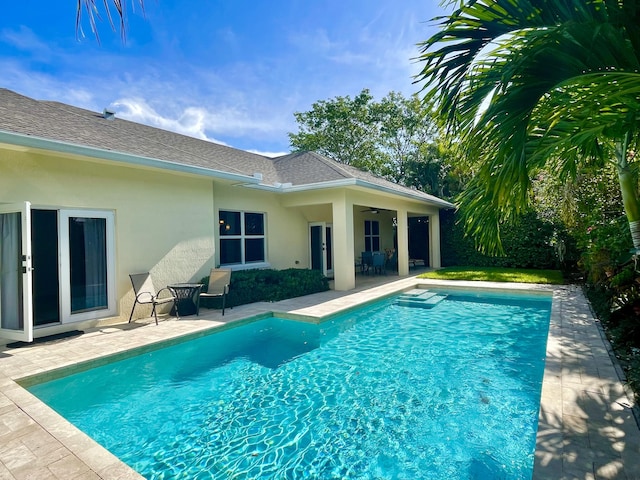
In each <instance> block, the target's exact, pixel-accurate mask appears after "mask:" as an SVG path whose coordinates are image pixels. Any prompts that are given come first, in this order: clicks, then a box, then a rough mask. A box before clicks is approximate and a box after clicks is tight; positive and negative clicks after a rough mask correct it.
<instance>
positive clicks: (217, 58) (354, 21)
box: [0, 0, 442, 154]
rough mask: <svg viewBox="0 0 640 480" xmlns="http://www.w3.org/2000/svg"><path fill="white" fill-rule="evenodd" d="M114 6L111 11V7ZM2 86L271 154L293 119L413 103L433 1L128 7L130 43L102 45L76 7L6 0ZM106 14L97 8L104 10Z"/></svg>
mask: <svg viewBox="0 0 640 480" xmlns="http://www.w3.org/2000/svg"><path fill="white" fill-rule="evenodd" d="M109 1H110V0H109ZM5 3H6V4H5V5H3V7H2V10H3V12H2V16H0V72H2V74H1V76H0V78H1V79H2V80H1V81H0V87H4V88H8V89H11V90H14V91H16V92H18V93H21V94H23V95H27V96H30V97H33V98H36V99H40V100H55V101H60V102H64V103H69V104H71V105H76V106H78V107H83V108H87V109H90V110H94V111H100V112H101V111H102V110H103V109H104V108H105V107H110V108H113V109H115V111H116V112H117V115H118V116H119V117H121V118H126V119H129V120H133V121H136V122H141V123H146V124H149V125H153V126H157V127H160V128H165V129H168V130H173V131H177V132H180V133H184V134H187V135H191V136H195V137H199V138H204V139H208V140H211V141H215V142H219V143H223V144H226V145H230V146H233V147H236V148H241V149H244V150H250V151H255V152H259V153H265V154H275V153H284V152H288V151H289V141H288V137H287V133H288V132H295V131H297V126H296V122H295V119H294V116H293V113H294V112H303V111H308V110H310V109H311V106H312V104H313V102H316V101H318V100H327V99H331V98H334V97H336V96H346V95H349V96H351V97H353V96H355V95H357V94H358V93H359V92H360V91H361V90H362V89H363V88H368V89H369V90H370V91H371V92H372V94H373V95H374V97H375V98H376V99H380V98H382V97H383V96H384V95H386V94H387V93H389V92H390V91H392V90H393V91H396V92H401V93H403V94H404V95H405V96H409V95H411V94H413V93H415V92H417V91H418V90H419V88H420V86H419V85H416V84H413V76H414V75H416V74H417V73H418V72H419V70H420V65H419V64H418V63H416V62H415V61H414V60H412V59H414V58H415V57H416V56H417V55H418V47H417V46H416V44H417V43H418V42H420V41H421V40H425V39H427V38H428V37H429V36H431V35H432V34H433V33H434V32H435V31H436V30H435V27H434V25H433V22H430V20H431V19H432V18H433V17H435V16H437V15H440V14H441V13H442V10H441V9H440V7H439V6H438V4H439V1H438V0H401V1H398V0H322V1H313V0H277V1H266V0H253V1H247V0H220V1H214V0H201V1H193V0H146V1H145V4H144V7H145V10H144V14H143V12H142V9H141V8H140V5H139V3H138V0H127V2H126V5H127V39H126V42H123V41H122V39H121V37H120V33H119V31H116V32H113V31H112V30H111V28H110V26H109V23H108V21H107V20H106V17H105V16H104V10H101V12H102V15H103V19H102V21H99V23H98V33H99V36H100V42H98V41H97V40H96V38H95V35H94V34H93V32H92V31H91V28H90V25H89V22H88V17H87V16H86V15H84V16H83V22H82V31H81V32H80V33H78V34H77V35H76V29H75V20H76V10H75V6H76V2H73V1H70V0H63V1H55V2H54V1H45V0H23V1H21V2H5ZM98 3H99V4H100V5H101V3H102V0H98Z"/></svg>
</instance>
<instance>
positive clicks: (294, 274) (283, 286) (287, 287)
mask: <svg viewBox="0 0 640 480" xmlns="http://www.w3.org/2000/svg"><path fill="white" fill-rule="evenodd" d="M200 283H203V284H205V285H207V284H208V283H209V277H208V276H207V277H204V278H203V279H202V280H200ZM327 290H329V280H328V279H327V278H326V277H325V276H323V275H322V273H320V272H319V271H317V270H303V269H299V268H289V269H286V270H240V271H237V272H233V274H232V275H231V287H230V289H229V295H228V296H227V306H228V307H233V306H236V305H245V304H247V303H255V302H277V301H279V300H285V299H287V298H294V297H300V296H302V295H309V294H312V293H318V292H325V291H327ZM201 305H202V306H203V307H205V308H222V300H221V299H219V298H203V299H202V300H201Z"/></svg>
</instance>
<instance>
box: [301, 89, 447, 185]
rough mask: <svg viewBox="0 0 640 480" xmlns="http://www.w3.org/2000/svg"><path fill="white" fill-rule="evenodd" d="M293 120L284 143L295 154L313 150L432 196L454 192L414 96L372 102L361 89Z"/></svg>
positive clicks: (441, 150) (432, 127) (443, 154)
mask: <svg viewBox="0 0 640 480" xmlns="http://www.w3.org/2000/svg"><path fill="white" fill-rule="evenodd" d="M294 116H295V118H296V121H297V122H298V132H297V133H289V141H290V144H291V147H292V149H293V150H295V151H316V152H318V153H321V154H323V155H325V156H327V157H329V158H332V159H333V160H336V161H337V162H340V163H344V164H346V165H352V166H354V167H357V168H361V169H363V170H367V171H370V172H373V173H375V174H377V175H381V176H383V177H385V178H387V179H389V180H391V181H393V182H396V183H399V184H402V185H406V186H409V187H415V188H418V189H420V190H423V191H425V192H427V193H432V194H435V195H440V196H446V195H447V194H449V193H450V189H456V188H458V184H459V182H457V181H455V180H451V181H448V179H449V172H457V170H456V169H454V168H453V167H452V166H451V165H452V162H453V159H454V158H453V155H451V153H450V152H451V150H450V149H448V148H446V147H445V145H444V144H443V143H442V142H440V140H439V135H438V129H437V126H436V123H435V122H434V121H433V119H432V118H431V114H430V112H429V110H428V109H427V108H426V107H425V105H424V104H423V102H422V101H421V100H420V99H419V98H418V96H417V95H414V96H412V97H411V98H408V99H407V98H405V97H403V96H402V95H401V94H399V93H396V92H390V93H389V94H388V95H387V96H385V97H384V98H383V99H382V100H380V101H379V102H377V101H375V100H374V98H373V96H372V95H371V94H370V92H369V90H367V89H364V90H362V92H360V93H359V94H358V95H357V96H356V97H355V98H351V97H349V96H346V97H340V96H339V97H335V98H333V99H330V100H321V101H318V102H316V103H314V104H313V105H312V109H311V110H310V111H308V112H297V113H295V114H294Z"/></svg>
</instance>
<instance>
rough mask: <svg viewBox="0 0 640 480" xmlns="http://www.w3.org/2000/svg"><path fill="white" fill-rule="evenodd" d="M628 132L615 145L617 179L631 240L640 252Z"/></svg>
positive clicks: (635, 182) (638, 213) (637, 204)
mask: <svg viewBox="0 0 640 480" xmlns="http://www.w3.org/2000/svg"><path fill="white" fill-rule="evenodd" d="M629 136H630V135H629V134H628V133H627V134H626V135H625V138H624V140H623V141H622V142H619V143H618V144H617V145H616V166H617V168H618V180H619V181H620V191H621V192H622V203H623V204H624V210H625V212H626V214H627V220H628V221H629V230H630V231H631V240H632V241H633V248H634V250H635V253H636V254H638V253H640V199H639V198H638V177H637V175H636V171H635V169H633V168H632V166H631V165H629V162H628V158H627V153H628V152H627V147H628V145H629Z"/></svg>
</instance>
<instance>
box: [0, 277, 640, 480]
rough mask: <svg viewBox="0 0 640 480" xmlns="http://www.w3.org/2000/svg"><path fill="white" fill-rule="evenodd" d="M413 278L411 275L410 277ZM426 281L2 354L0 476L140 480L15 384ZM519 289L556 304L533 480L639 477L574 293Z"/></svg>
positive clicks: (146, 325) (631, 439) (626, 424)
mask: <svg viewBox="0 0 640 480" xmlns="http://www.w3.org/2000/svg"><path fill="white" fill-rule="evenodd" d="M413 273H414V272H413V271H412V274H413ZM417 282H420V283H425V284H439V285H442V284H445V285H446V284H451V283H450V282H431V281H427V280H420V281H418V280H416V279H415V277H414V276H413V275H411V276H407V277H398V276H391V275H389V276H358V278H357V288H356V289H355V290H351V291H348V292H341V291H335V290H331V291H328V292H323V293H319V294H315V295H309V296H306V297H300V298H294V299H289V300H285V301H281V302H274V303H256V304H251V305H243V306H239V307H234V308H233V309H230V310H227V312H226V315H225V316H224V317H222V315H221V313H220V312H219V311H214V310H201V315H200V317H193V316H190V317H184V318H182V319H181V320H179V321H177V320H175V319H173V318H163V319H161V321H160V324H159V325H158V326H156V325H155V324H154V321H153V319H152V318H151V319H145V320H138V321H136V322H135V323H132V324H120V325H113V326H106V327H102V328H97V329H94V330H92V331H87V332H85V333H84V334H82V335H79V336H76V337H73V338H67V339H60V340H55V341H51V342H43V343H38V344H34V345H30V346H26V347H22V348H13V349H11V348H3V349H2V350H0V478H6V479H26V478H38V479H66V480H68V479H99V478H102V479H137V478H142V477H141V476H140V475H139V474H137V473H136V472H135V471H133V470H132V469H130V468H129V467H128V466H127V465H125V464H123V463H122V462H120V461H119V460H118V459H117V458H116V457H115V456H113V455H112V454H111V453H109V452H107V451H106V450H104V449H103V448H102V447H100V446H99V445H98V444H96V443H95V442H94V441H93V440H91V439H90V438H89V437H87V436H86V435H85V434H84V433H82V432H81V431H79V430H78V429H76V428H75V427H74V426H72V425H71V424H69V423H68V422H66V421H65V420H64V419H62V418H61V417H60V416H58V415H57V414H56V413H55V412H53V411H52V410H51V409H50V408H49V407H47V406H46V405H44V404H42V403H41V402H40V401H39V400H37V399H36V398H35V397H33V396H32V395H31V394H30V393H28V392H27V391H26V390H24V389H23V388H22V387H20V386H19V385H18V384H17V383H16V382H15V380H18V379H24V378H26V377H29V376H32V375H36V374H42V373H43V372H55V370H56V369H60V368H63V367H68V366H70V365H77V364H80V363H82V362H87V361H91V360H93V359H96V358H102V357H105V356H109V357H113V356H116V357H117V356H123V355H126V352H127V350H130V349H132V348H137V347H148V348H154V344H157V343H158V342H165V341H171V340H172V339H173V340H175V339H179V337H182V336H185V335H188V336H198V335H204V334H206V333H207V332H208V331H209V330H210V329H211V328H214V327H224V326H225V325H229V324H233V323H234V322H238V321H242V320H243V319H246V318H249V317H253V316H255V315H261V314H269V312H273V311H275V312H280V313H284V314H286V313H295V314H298V315H305V316H308V317H310V318H319V317H322V316H324V315H327V314H331V313H336V312H339V311H341V310H344V309H347V308H350V307H353V306H356V305H360V304H363V303H366V302H369V301H371V300H375V299H376V298H379V297H381V296H385V295H391V294H393V293H395V292H398V291H400V290H404V289H407V288H410V287H413V286H414V285H415V284H416V283H417ZM455 285H462V286H475V287H482V288H489V289H502V288H505V287H507V285H505V284H492V283H485V282H455ZM508 287H509V288H514V289H518V290H526V289H532V288H533V289H538V290H548V291H549V290H550V291H553V295H554V303H553V309H552V318H551V326H550V332H549V340H548V345H547V363H546V369H545V376H544V381H543V389H542V404H541V411H540V417H539V418H540V419H539V431H538V439H537V450H536V456H535V469H534V478H535V479H549V478H554V479H563V478H566V479H569V478H571V479H573V478H583V479H618V478H626V479H633V478H640V464H639V463H640V462H639V461H638V459H639V458H640V430H639V428H638V424H637V421H636V417H634V410H633V408H632V405H633V404H632V401H631V398H632V397H631V396H630V395H629V394H628V392H627V391H626V390H625V387H624V385H623V384H622V383H621V382H620V380H619V376H618V373H619V372H618V370H617V367H616V365H615V363H614V362H613V361H612V359H611V355H610V349H609V346H608V343H607V342H606V341H604V340H603V334H602V331H601V329H600V327H599V323H598V322H597V321H596V320H594V318H593V316H592V314H591V310H590V308H589V306H588V304H587V303H586V301H585V299H584V296H583V294H582V292H581V290H580V289H579V288H578V287H575V286H565V287H546V286H531V285H522V284H510V285H508Z"/></svg>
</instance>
